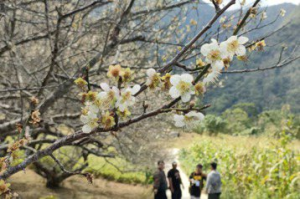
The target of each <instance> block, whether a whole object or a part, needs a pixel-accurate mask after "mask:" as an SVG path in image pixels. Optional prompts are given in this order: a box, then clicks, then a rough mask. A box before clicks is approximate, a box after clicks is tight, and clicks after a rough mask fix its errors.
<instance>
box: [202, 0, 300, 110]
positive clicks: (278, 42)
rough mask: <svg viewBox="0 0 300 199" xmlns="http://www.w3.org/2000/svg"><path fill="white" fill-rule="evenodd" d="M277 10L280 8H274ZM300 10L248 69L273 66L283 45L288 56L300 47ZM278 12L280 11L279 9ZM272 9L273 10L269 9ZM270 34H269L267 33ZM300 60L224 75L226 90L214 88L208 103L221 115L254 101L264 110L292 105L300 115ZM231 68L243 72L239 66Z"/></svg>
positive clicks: (256, 55) (293, 14)
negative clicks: (279, 66) (268, 69)
mask: <svg viewBox="0 0 300 199" xmlns="http://www.w3.org/2000/svg"><path fill="white" fill-rule="evenodd" d="M274 7H280V5H279V6H274ZM298 8H299V7H297V8H296V9H295V10H294V12H292V13H291V15H290V16H288V17H287V18H286V19H285V20H284V21H283V22H282V23H281V24H280V26H282V25H286V24H287V23H288V22H289V21H290V22H291V23H289V24H287V26H286V28H285V29H284V31H280V32H278V33H276V34H275V35H274V36H272V37H271V38H269V39H266V43H267V45H268V46H269V47H266V50H265V51H264V52H257V53H254V55H252V56H251V58H250V60H249V62H247V63H246V67H247V68H257V67H270V66H272V65H273V64H274V63H276V62H277V60H278V57H279V53H280V50H281V48H282V45H285V46H287V47H288V48H287V50H286V51H285V53H284V55H285V56H288V55H289V54H290V53H291V51H292V49H293V48H294V47H295V46H297V45H299V42H300V39H299V36H298V32H299V31H300V13H299V12H297V10H299V9H298ZM274 9H275V8H274ZM277 9H278V8H277ZM268 10H269V11H270V10H272V9H271V7H270V8H269V9H268ZM266 33H267V31H266ZM299 64H300V60H297V61H295V62H293V63H292V64H290V65H287V66H284V67H282V68H279V69H275V70H271V71H264V72H261V71H259V72H254V73H252V74H250V73H242V74H227V75H223V77H222V81H223V85H224V87H222V88H214V89H212V90H211V91H210V92H208V93H207V95H206V97H205V101H206V102H211V103H212V105H213V106H212V108H211V109H210V111H211V112H217V113H220V112H222V111H224V110H225V109H227V108H230V107H231V106H232V105H234V104H236V103H241V102H253V103H255V104H256V105H257V107H258V109H259V110H260V111H262V110H269V109H280V108H281V106H282V105H283V104H289V105H290V106H291V110H292V111H293V112H297V113H299V112H300V105H299V99H300V93H299V90H297V89H298V88H299V84H300V79H299V75H300V70H299ZM231 69H241V68H240V67H239V66H237V64H235V66H234V67H232V68H231Z"/></svg>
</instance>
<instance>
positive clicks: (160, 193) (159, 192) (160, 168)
mask: <svg viewBox="0 0 300 199" xmlns="http://www.w3.org/2000/svg"><path fill="white" fill-rule="evenodd" d="M164 168H165V163H164V161H162V160H160V161H158V162H157V171H156V172H155V173H154V176H153V179H154V185H153V190H154V199H167V195H166V191H167V189H168V184H167V178H166V174H165V172H164Z"/></svg>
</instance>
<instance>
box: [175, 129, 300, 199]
mask: <svg viewBox="0 0 300 199" xmlns="http://www.w3.org/2000/svg"><path fill="white" fill-rule="evenodd" d="M283 129H285V130H283V131H281V133H280V139H278V140H275V141H274V140H272V141H269V142H267V141H266V142H265V143H264V145H263V147H258V146H257V145H256V144H255V143H254V144H253V146H249V142H250V141H251V140H250V139H249V138H247V139H249V140H248V141H246V142H247V145H245V144H241V145H239V146H237V145H236V143H234V142H233V143H234V144H229V143H230V140H229V138H227V139H226V141H222V142H221V143H220V142H217V141H215V140H214V139H212V138H211V139H210V140H203V141H202V142H200V143H197V144H195V145H193V146H192V147H191V148H190V149H187V150H185V149H183V150H182V151H181V153H180V161H181V163H182V165H184V166H185V167H184V169H185V170H186V171H187V172H188V173H190V172H191V171H192V169H193V166H192V165H196V164H198V163H202V164H203V165H204V169H206V170H207V171H208V168H209V163H210V162H211V161H217V162H218V164H219V168H218V170H219V171H220V172H221V175H222V183H223V187H222V190H223V191H222V198H223V199H252V198H262V199H271V198H272V199H274V198H275V199H296V198H299V196H300V195H299V189H300V173H299V171H300V152H299V150H298V149H296V150H292V149H291V148H289V145H290V144H291V140H292V136H291V135H290V134H289V133H287V132H288V130H289V129H290V124H287V126H286V127H285V128H283Z"/></svg>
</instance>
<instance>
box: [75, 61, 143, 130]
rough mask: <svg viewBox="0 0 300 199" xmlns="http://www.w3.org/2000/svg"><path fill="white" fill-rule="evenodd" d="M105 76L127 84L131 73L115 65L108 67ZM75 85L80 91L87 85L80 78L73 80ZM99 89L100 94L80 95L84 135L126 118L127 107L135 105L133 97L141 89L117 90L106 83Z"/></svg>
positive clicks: (128, 112)
mask: <svg viewBox="0 0 300 199" xmlns="http://www.w3.org/2000/svg"><path fill="white" fill-rule="evenodd" d="M107 75H108V77H110V78H112V79H113V80H116V81H117V82H119V81H121V82H129V81H130V79H131V78H132V71H131V70H130V69H129V68H126V69H123V68H122V67H121V66H120V65H115V66H110V68H109V71H108V74H107ZM75 83H76V84H77V85H78V86H79V87H80V88H82V89H83V88H84V86H85V85H87V84H88V83H87V82H86V81H85V80H84V79H82V78H78V79H77V80H75ZM100 87H101V89H102V91H100V92H94V91H88V92H84V93H81V96H82V102H83V104H84V107H83V108H82V114H81V117H80V120H81V122H82V123H83V124H84V125H83V127H82V131H83V132H84V133H90V132H91V131H92V130H93V129H95V128H97V127H102V128H104V129H109V128H112V127H113V126H114V125H115V124H116V117H119V118H126V117H128V116H129V115H130V114H131V113H130V111H129V107H130V106H132V105H134V103H135V97H134V95H135V94H136V93H137V92H138V91H139V90H140V88H141V87H140V85H134V86H132V87H130V86H128V87H126V88H123V89H119V88H118V87H116V86H109V84H107V83H101V84H100Z"/></svg>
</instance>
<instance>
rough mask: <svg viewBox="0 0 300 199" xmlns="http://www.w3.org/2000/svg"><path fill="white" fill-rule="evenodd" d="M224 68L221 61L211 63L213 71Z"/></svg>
mask: <svg viewBox="0 0 300 199" xmlns="http://www.w3.org/2000/svg"><path fill="white" fill-rule="evenodd" d="M223 68H224V63H223V61H216V62H214V63H213V64H212V70H213V71H221V70H222V69H223Z"/></svg>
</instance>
